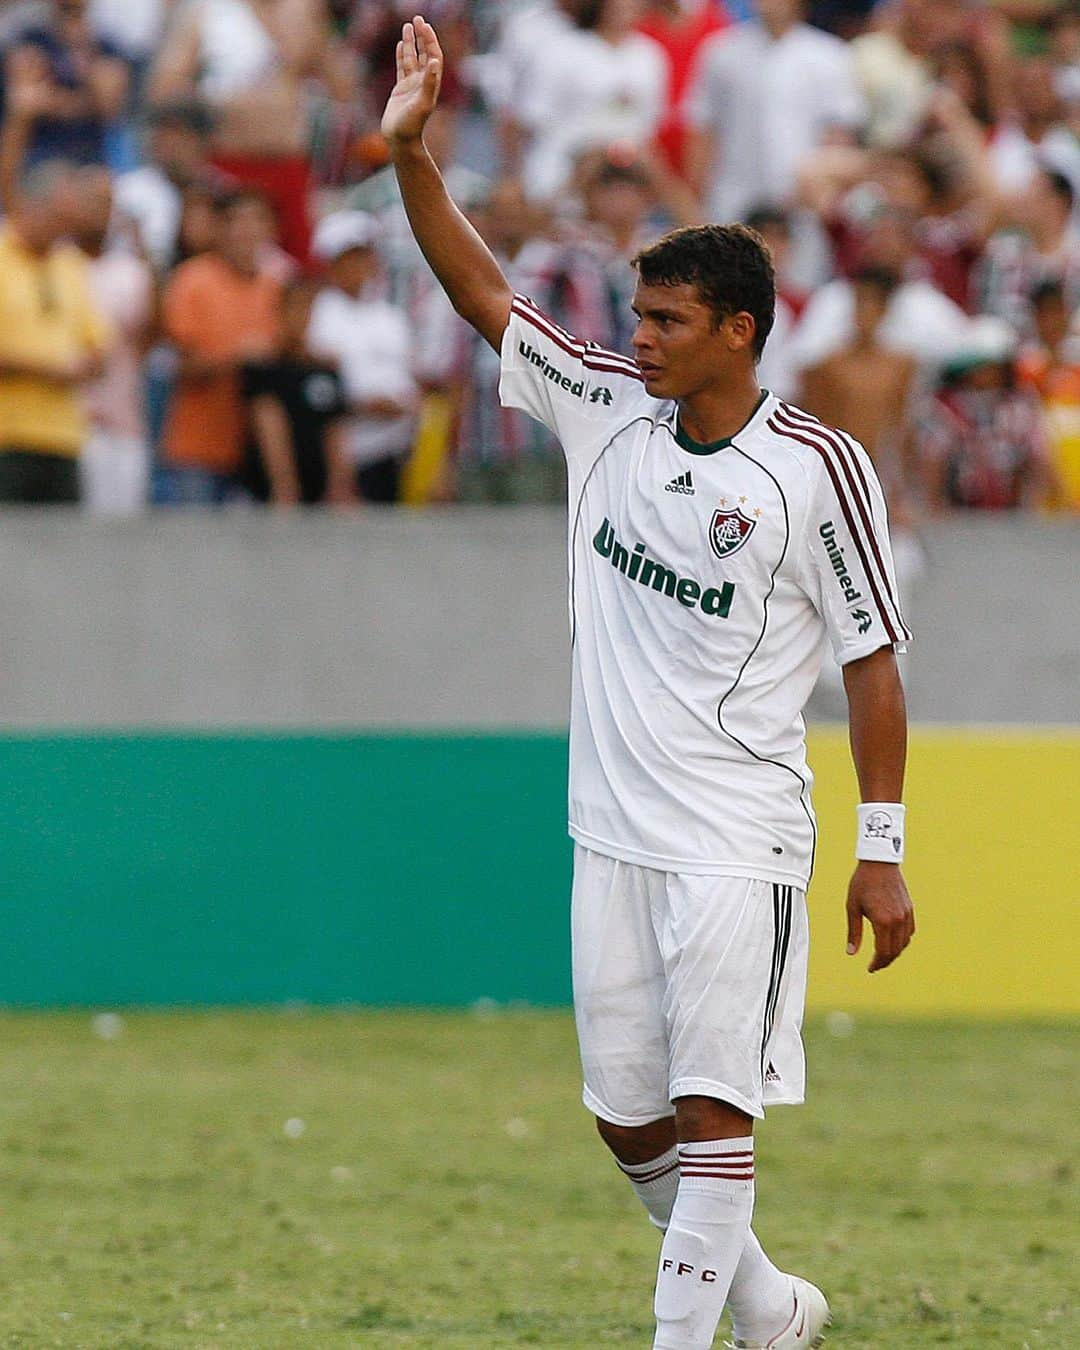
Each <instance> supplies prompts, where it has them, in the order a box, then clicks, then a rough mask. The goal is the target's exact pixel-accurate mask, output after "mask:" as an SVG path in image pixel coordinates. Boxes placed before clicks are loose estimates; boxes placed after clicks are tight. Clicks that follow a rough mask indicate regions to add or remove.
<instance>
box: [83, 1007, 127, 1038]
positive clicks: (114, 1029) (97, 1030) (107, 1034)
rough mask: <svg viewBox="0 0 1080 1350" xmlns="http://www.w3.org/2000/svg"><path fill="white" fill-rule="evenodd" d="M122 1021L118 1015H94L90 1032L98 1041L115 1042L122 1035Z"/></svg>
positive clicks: (123, 1026) (123, 1027) (123, 1029)
mask: <svg viewBox="0 0 1080 1350" xmlns="http://www.w3.org/2000/svg"><path fill="white" fill-rule="evenodd" d="M125 1029H126V1028H125V1025H124V1019H123V1018H122V1017H121V1016H120V1014H119V1013H95V1014H94V1016H93V1017H91V1019H90V1030H91V1031H92V1032H93V1033H94V1035H95V1036H96V1037H97V1038H98V1040H100V1041H115V1040H117V1039H118V1038H119V1037H120V1036H122V1035H123V1034H124V1031H125Z"/></svg>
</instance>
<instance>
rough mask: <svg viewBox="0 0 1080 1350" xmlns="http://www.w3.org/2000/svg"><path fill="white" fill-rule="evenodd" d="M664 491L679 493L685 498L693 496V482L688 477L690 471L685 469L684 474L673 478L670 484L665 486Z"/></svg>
mask: <svg viewBox="0 0 1080 1350" xmlns="http://www.w3.org/2000/svg"><path fill="white" fill-rule="evenodd" d="M664 491H665V492H681V493H682V494H683V496H685V497H692V496H693V495H694V480H693V478H691V476H690V470H689V469H687V471H686V472H685V473H681V474H679V476H678V477H677V478H673V479H672V480H671V482H670V483H668V484H667V485H666V486H665V488H664Z"/></svg>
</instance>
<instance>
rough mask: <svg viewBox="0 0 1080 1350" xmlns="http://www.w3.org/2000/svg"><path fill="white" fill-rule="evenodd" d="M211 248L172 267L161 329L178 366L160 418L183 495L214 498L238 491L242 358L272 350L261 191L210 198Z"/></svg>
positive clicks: (272, 304)
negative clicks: (263, 262)
mask: <svg viewBox="0 0 1080 1350" xmlns="http://www.w3.org/2000/svg"><path fill="white" fill-rule="evenodd" d="M215 214H216V225H217V228H216V235H217V238H216V242H215V245H214V247H213V248H212V249H210V250H209V251H208V252H206V253H203V254H201V255H200V256H198V257H195V258H191V259H189V260H188V261H187V262H185V263H181V265H180V266H179V267H178V268H177V269H176V271H175V273H174V274H173V278H172V280H171V282H170V283H169V286H168V288H167V290H166V292H165V300H164V326H165V333H166V336H167V337H168V338H169V339H170V341H171V342H172V343H173V344H174V346H175V347H176V349H177V351H178V354H179V375H178V381H177V387H176V392H175V394H174V396H173V403H172V407H171V408H170V410H169V417H168V422H167V424H166V427H165V437H164V449H165V457H166V459H167V460H168V462H169V464H170V465H171V466H172V467H173V469H174V474H173V481H174V488H175V491H174V492H173V494H172V496H173V498H174V499H175V500H178V501H180V502H185V503H190V504H196V503H220V502H223V501H227V500H228V499H229V498H230V497H231V496H233V495H234V494H235V493H237V492H238V488H237V481H236V474H237V472H238V470H239V469H240V468H241V465H242V461H243V454H244V446H245V443H246V438H247V422H246V417H245V412H244V404H243V400H242V397H241V390H240V367H241V366H242V365H244V363H245V362H248V361H258V360H260V359H262V358H264V357H267V356H269V355H270V354H271V352H272V351H273V348H274V343H275V340H276V337H277V325H278V320H277V315H278V297H279V293H280V287H281V282H280V280H279V279H278V278H277V277H276V276H272V275H268V274H267V273H266V271H265V270H264V269H263V267H262V266H261V260H262V258H263V256H264V255H265V250H266V248H267V245H268V244H269V242H270V241H269V239H268V237H267V212H266V208H265V204H264V202H263V201H262V199H261V197H259V196H258V195H256V194H253V193H251V192H249V191H237V192H234V193H231V194H229V195H228V196H226V197H224V198H222V199H221V200H219V201H218V202H217V203H216V211H215Z"/></svg>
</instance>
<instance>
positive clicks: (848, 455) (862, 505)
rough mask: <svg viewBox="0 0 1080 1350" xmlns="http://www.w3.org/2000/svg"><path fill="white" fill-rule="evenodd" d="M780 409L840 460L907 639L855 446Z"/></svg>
mask: <svg viewBox="0 0 1080 1350" xmlns="http://www.w3.org/2000/svg"><path fill="white" fill-rule="evenodd" d="M780 407H781V409H782V412H781V413H780V414H778V415H779V416H784V415H786V418H787V424H792V423H794V424H796V425H800V426H802V427H803V428H804V429H805V430H807V431H810V432H814V433H816V434H817V435H818V436H820V437H821V438H822V440H823V441H825V442H826V443H827V444H828V445H831V446H832V448H833V449H834V450H835V451H836V454H837V457H838V458H839V460H840V465H841V467H842V468H843V470H844V475H845V477H846V478H847V481H848V485H849V486H850V488H851V493H852V496H853V497H854V499H855V504H856V506H857V507H858V508H859V515H860V517H861V518H862V523H863V528H864V529H865V530H866V535H867V538H868V539H869V541H870V548H871V550H872V551H873V554H874V560H875V561H876V563H877V565H878V571H879V572H880V573H881V580H882V584H883V585H884V588H885V594H886V595H887V596H888V598H889V604H890V605H891V606H892V611H893V614H894V615H895V616H896V621H897V623H898V624H899V626H900V628H901V629H903V631H904V633H905V635H906V636H907V637H910V636H911V634H910V632H908V630H907V629H906V628H905V626H904V620H903V616H902V615H901V613H900V606H899V605H898V604H897V603H896V597H895V596H894V595H893V593H892V587H891V585H890V584H889V574H888V572H887V571H886V570H885V564H884V562H883V560H882V557H881V553H880V551H879V549H878V542H877V534H876V532H875V530H874V525H873V515H872V507H871V505H870V502H871V498H870V485H869V483H867V481H866V475H865V474H864V473H863V469H862V465H861V464H860V463H859V457H858V455H857V454H856V453H855V448H854V446H853V445H851V444H850V441H849V440H848V439H847V438H846V437H845V436H844V434H843V432H841V431H838V430H837V429H836V428H835V427H827V426H826V425H825V423H824V422H821V421H819V420H818V419H817V418H816V417H811V416H810V414H809V413H805V412H803V411H802V409H801V408H793V407H792V406H791V405H790V404H788V403H781V405H780ZM852 467H854V470H855V474H856V475H858V479H859V483H860V484H861V486H862V494H861V495H860V493H859V490H858V488H857V487H856V486H855V479H854V477H853V476H852Z"/></svg>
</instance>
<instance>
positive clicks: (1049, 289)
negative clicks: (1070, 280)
mask: <svg viewBox="0 0 1080 1350" xmlns="http://www.w3.org/2000/svg"><path fill="white" fill-rule="evenodd" d="M1030 299H1031V303H1032V305H1033V306H1034V307H1035V308H1036V309H1037V308H1038V307H1039V306H1040V305H1045V304H1046V302H1047V301H1048V300H1054V301H1064V299H1065V284H1064V282H1062V281H1061V280H1060V278H1058V277H1043V279H1042V281H1037V282H1036V283H1035V285H1034V286H1032V288H1031V296H1030Z"/></svg>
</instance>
